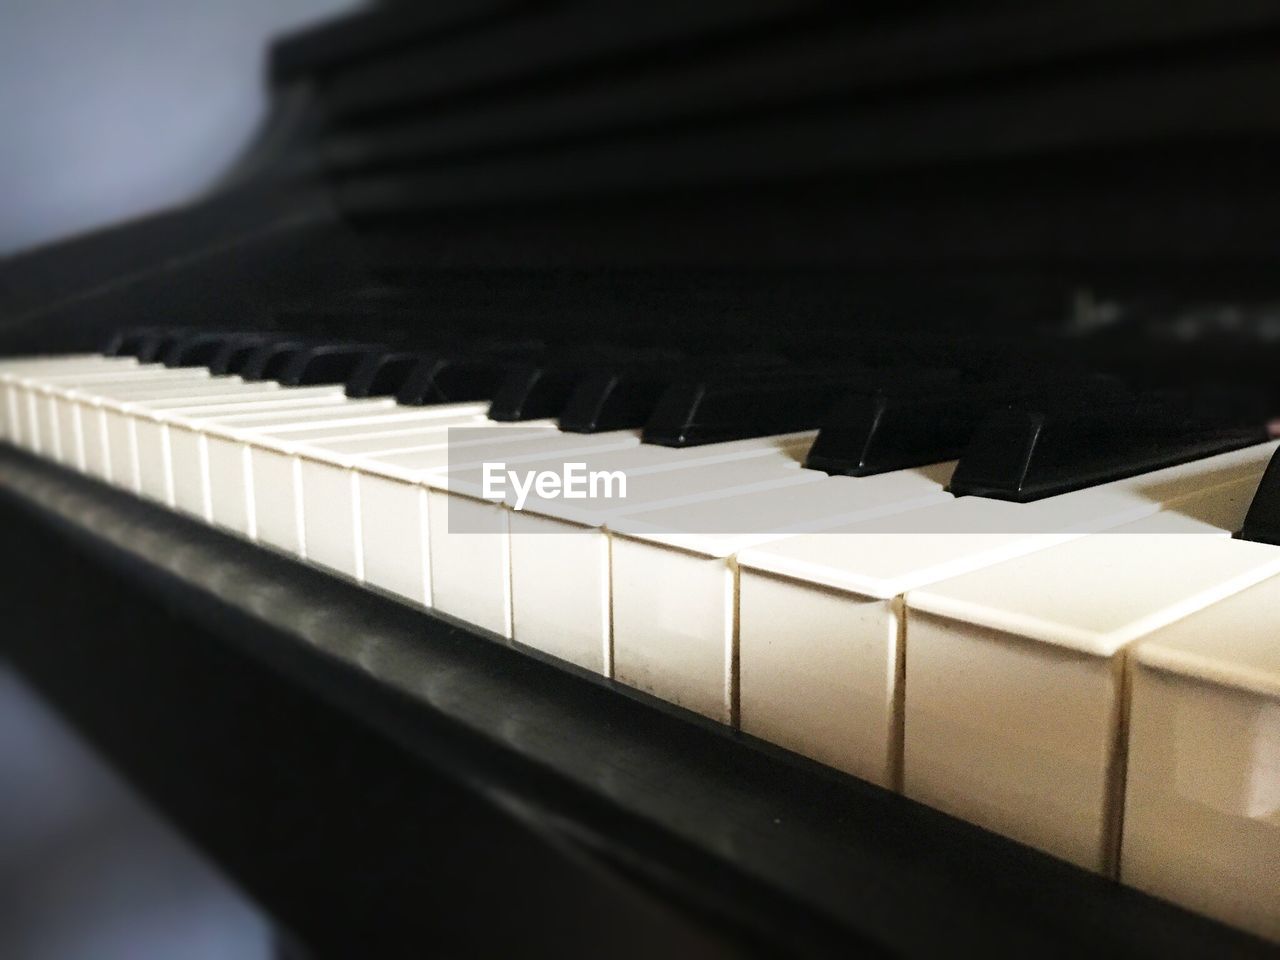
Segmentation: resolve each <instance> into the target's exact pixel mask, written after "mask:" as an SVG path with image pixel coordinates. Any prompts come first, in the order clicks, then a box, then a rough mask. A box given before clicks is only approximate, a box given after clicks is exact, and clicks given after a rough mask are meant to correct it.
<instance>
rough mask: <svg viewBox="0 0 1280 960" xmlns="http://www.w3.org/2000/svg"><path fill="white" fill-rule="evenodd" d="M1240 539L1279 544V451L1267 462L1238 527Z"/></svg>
mask: <svg viewBox="0 0 1280 960" xmlns="http://www.w3.org/2000/svg"><path fill="white" fill-rule="evenodd" d="M1240 539H1241V540H1252V541H1254V542H1255V543H1270V544H1274V545H1276V546H1280V451H1277V452H1276V453H1275V454H1273V455H1272V457H1271V462H1270V463H1269V464H1267V470H1266V472H1265V473H1264V474H1263V475H1262V482H1261V483H1259V484H1258V492H1257V493H1255V494H1254V495H1253V503H1251V504H1249V512H1248V513H1247V514H1246V515H1245V518H1244V526H1243V527H1241V528H1240Z"/></svg>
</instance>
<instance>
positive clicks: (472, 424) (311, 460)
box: [255, 414, 498, 603]
mask: <svg viewBox="0 0 1280 960" xmlns="http://www.w3.org/2000/svg"><path fill="white" fill-rule="evenodd" d="M496 426H498V425H497V424H494V422H493V421H491V420H488V419H487V418H485V417H483V416H481V415H479V414H474V415H470V416H459V417H454V418H447V419H439V418H437V419H435V420H432V421H421V422H419V423H418V424H417V425H416V426H415V428H414V429H412V430H405V429H399V430H386V429H384V428H380V427H375V428H373V429H372V430H369V431H365V432H362V433H360V434H359V435H357V436H335V437H332V438H315V439H307V440H306V441H305V442H300V443H298V444H297V445H296V447H295V448H294V458H295V460H296V467H295V474H294V475H295V495H296V496H297V498H298V505H299V511H300V517H301V521H300V522H301V524H302V541H303V548H304V550H305V554H306V557H307V559H308V560H311V561H313V562H315V563H318V564H320V565H321V566H324V567H328V568H329V569H331V570H336V571H338V572H339V573H342V574H345V575H346V576H349V577H351V578H353V579H355V580H361V581H362V580H363V579H364V562H363V561H364V556H363V551H362V549H361V526H360V514H359V489H358V487H359V484H358V480H357V477H356V474H355V473H354V471H353V467H354V466H355V464H356V462H357V461H358V460H359V459H360V458H362V457H366V456H381V455H392V454H397V453H409V452H415V451H419V450H429V449H433V448H439V447H443V446H445V445H446V444H447V443H448V438H449V433H450V430H451V429H452V428H454V427H466V428H467V429H468V430H482V429H486V428H490V427H496ZM488 432H489V433H493V430H491V429H489V430H488ZM255 476H256V474H255ZM336 518H350V520H351V522H350V523H337V522H335V519H336ZM390 522H391V524H392V527H393V532H392V533H391V536H393V537H396V536H403V528H402V526H401V523H402V520H401V519H400V518H397V517H393V518H391V519H390ZM409 539H413V538H409ZM407 548H409V549H413V548H414V545H413V544H408V545H407ZM421 568H422V565H421V563H420V562H417V563H412V564H410V565H408V566H406V567H405V568H404V570H403V571H392V574H391V576H390V578H389V579H390V581H391V582H394V583H400V582H403V583H404V584H405V589H404V590H399V589H396V590H393V592H396V593H399V594H401V595H404V596H408V597H409V598H410V599H413V600H417V601H418V602H420V603H421V602H423V600H424V596H425V595H424V592H423V590H422V587H421V584H420V583H419V582H418V573H417V572H419V571H421ZM410 571H415V572H412V573H411V572H410ZM397 572H402V573H403V574H405V575H407V579H405V580H404V581H400V580H398V579H397V576H396V574H397ZM381 587H382V589H392V588H391V587H390V586H389V585H388V583H383V584H382V585H381ZM406 590H407V591H409V592H406Z"/></svg>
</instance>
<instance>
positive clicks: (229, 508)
mask: <svg viewBox="0 0 1280 960" xmlns="http://www.w3.org/2000/svg"><path fill="white" fill-rule="evenodd" d="M484 409H485V406H484V405H483V404H477V403H456V404H440V405H438V406H431V407H412V408H406V407H401V406H398V405H397V404H396V403H395V402H394V401H392V400H389V399H372V400H347V401H345V403H341V404H335V405H334V406H332V407H323V408H318V409H315V410H309V411H307V412H306V413H300V414H297V415H295V416H294V417H292V418H286V417H278V416H277V417H265V418H264V417H261V416H257V415H249V416H244V417H230V418H227V419H226V420H220V421H219V422H217V423H216V424H210V425H208V426H207V427H206V428H205V430H204V433H205V435H206V439H205V443H206V449H207V457H208V465H209V479H210V486H211V488H214V489H213V491H212V496H211V501H212V504H213V520H214V522H215V523H218V524H219V525H222V526H225V527H228V528H229V529H232V530H235V531H237V532H240V533H242V534H244V535H245V536H247V537H249V538H250V539H260V538H261V539H262V540H263V541H264V542H266V543H269V544H271V545H273V546H276V547H279V548H280V549H282V550H286V551H289V552H292V553H296V554H300V555H301V554H302V553H303V543H302V538H303V526H302V523H301V519H300V518H301V516H302V514H301V510H302V507H301V499H300V496H299V490H298V482H299V477H298V473H299V464H298V463H297V462H296V459H295V458H294V457H293V448H294V445H295V442H294V441H295V438H304V439H305V438H309V437H314V436H315V435H316V434H317V432H318V433H320V434H321V435H327V436H331V437H335V438H337V437H344V436H359V435H360V434H362V433H364V432H366V431H369V430H375V429H381V428H383V427H385V426H389V425H391V424H397V423H401V424H402V423H410V422H413V423H421V422H426V421H431V420H434V421H435V422H438V423H442V424H443V423H447V422H449V421H451V420H452V421H458V420H467V419H469V418H470V417H473V416H475V415H477V414H479V413H481V412H482V411H483V410H484ZM298 442H302V441H301V439H300V440H299V441H298ZM237 476H238V477H239V478H240V480H239V483H238V484H237V482H236V480H235V478H236V477H237ZM255 477H256V478H257V479H255ZM219 486H221V490H219V489H217V488H218V487H219ZM259 501H261V510H259V508H258V505H259Z"/></svg>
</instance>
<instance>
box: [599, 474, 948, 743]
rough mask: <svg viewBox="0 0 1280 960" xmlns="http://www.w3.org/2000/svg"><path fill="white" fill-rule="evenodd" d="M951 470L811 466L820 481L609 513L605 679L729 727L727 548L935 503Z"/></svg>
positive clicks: (732, 582)
mask: <svg viewBox="0 0 1280 960" xmlns="http://www.w3.org/2000/svg"><path fill="white" fill-rule="evenodd" d="M952 467H954V464H950V463H948V464H942V465H938V466H936V467H933V468H926V469H920V470H903V471H898V472H895V473H889V474H884V475H882V476H878V477H867V478H859V479H855V478H852V477H825V476H824V475H822V474H819V475H818V476H820V477H822V481H821V482H820V483H816V484H810V485H806V486H804V487H800V488H796V489H783V490H771V491H767V492H761V493H754V494H751V495H748V496H733V497H726V498H722V499H717V500H715V501H713V502H708V503H700V504H697V505H696V506H684V507H676V508H666V509H663V510H660V511H654V512H648V513H642V514H638V515H634V516H623V517H619V518H616V519H613V520H610V531H611V533H612V534H613V536H612V560H613V657H614V677H615V678H616V679H618V680H620V681H622V682H623V683H627V684H629V685H631V686H634V687H638V688H640V689H642V690H645V691H647V692H649V693H652V694H654V695H656V696H659V697H661V698H662V699H664V700H669V701H671V702H673V703H677V704H679V705H680V706H683V707H687V708H689V709H691V710H695V711H697V712H699V713H702V714H704V715H706V716H708V717H711V718H712V719H714V720H718V721H720V722H721V723H730V724H732V723H736V722H737V719H738V716H737V715H738V657H739V655H738V645H737V644H738V616H737V594H738V571H737V565H736V563H735V562H734V556H735V555H736V554H737V553H738V552H739V551H740V550H742V549H744V548H746V547H748V546H752V545H756V544H760V543H764V542H768V541H770V540H774V539H778V538H780V537H784V536H787V535H788V534H794V533H798V532H801V531H805V530H821V529H824V528H827V527H832V526H837V525H840V524H842V523H850V522H856V521H858V520H861V519H867V518H871V517H877V516H885V515H888V514H897V513H901V512H904V511H909V510H913V509H919V508H922V507H925V506H928V505H930V504H937V503H941V502H944V501H946V500H948V499H950V497H949V495H948V494H947V493H946V492H945V491H944V489H943V488H944V485H945V483H946V481H947V479H948V478H949V477H950V473H951V469H952ZM805 472H806V473H812V472H813V471H805ZM747 530H751V531H752V532H750V533H747V532H743V531H747Z"/></svg>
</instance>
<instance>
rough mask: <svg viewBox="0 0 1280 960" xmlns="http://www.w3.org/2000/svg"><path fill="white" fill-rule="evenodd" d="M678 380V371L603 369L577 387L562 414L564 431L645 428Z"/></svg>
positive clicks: (593, 431) (561, 427)
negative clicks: (667, 391) (659, 402)
mask: <svg viewBox="0 0 1280 960" xmlns="http://www.w3.org/2000/svg"><path fill="white" fill-rule="evenodd" d="M677 378H678V374H676V373H675V372H674V371H668V372H663V371H661V370H652V369H642V370H627V369H612V370H600V371H598V372H596V373H591V374H588V375H587V376H586V377H585V378H584V379H583V380H582V381H581V382H579V383H578V385H577V386H576V387H575V388H574V391H573V393H572V394H571V395H570V397H569V399H568V401H567V402H566V403H565V406H564V409H563V410H562V411H561V413H560V429H561V430H565V431H568V432H569V433H600V432H603V431H606V430H626V429H631V428H635V427H642V426H644V424H645V422H646V421H647V420H648V419H649V417H650V416H651V415H652V414H653V411H654V408H655V407H656V406H657V404H658V400H659V399H660V398H661V397H662V395H663V393H665V392H666V390H667V389H668V388H670V386H671V385H672V383H673V381H674V380H675V379H677Z"/></svg>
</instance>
